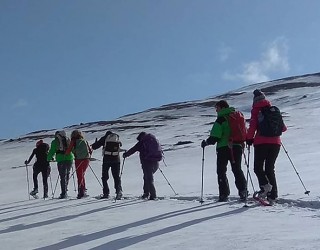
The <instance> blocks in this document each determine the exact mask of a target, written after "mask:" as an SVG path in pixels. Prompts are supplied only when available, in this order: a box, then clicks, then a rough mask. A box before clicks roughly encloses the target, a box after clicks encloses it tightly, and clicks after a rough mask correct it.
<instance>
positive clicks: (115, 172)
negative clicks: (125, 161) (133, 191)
mask: <svg viewBox="0 0 320 250" xmlns="http://www.w3.org/2000/svg"><path fill="white" fill-rule="evenodd" d="M110 168H111V173H112V177H113V181H114V188H115V190H116V193H118V192H120V191H122V187H121V179H120V162H119V161H103V164H102V178H101V179H102V185H103V194H104V195H109V194H110V189H109V186H108V180H109V169H110Z"/></svg>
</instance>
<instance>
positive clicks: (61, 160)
mask: <svg viewBox="0 0 320 250" xmlns="http://www.w3.org/2000/svg"><path fill="white" fill-rule="evenodd" d="M69 144H70V139H69V138H68V137H67V135H66V132H65V131H64V130H61V131H57V132H56V133H55V138H54V139H53V141H52V142H51V147H50V150H49V152H48V157H47V160H48V161H51V160H52V159H53V157H54V156H55V157H56V161H57V166H58V172H59V177H60V186H61V194H60V196H59V199H65V198H67V190H68V183H69V176H70V169H71V166H72V162H73V159H74V156H73V153H69V154H65V152H66V150H67V148H68V146H69Z"/></svg>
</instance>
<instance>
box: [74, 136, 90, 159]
mask: <svg viewBox="0 0 320 250" xmlns="http://www.w3.org/2000/svg"><path fill="white" fill-rule="evenodd" d="M73 153H74V155H75V158H76V159H79V160H82V159H88V158H89V157H90V155H91V150H90V147H89V145H88V142H87V141H86V140H85V139H83V138H81V139H76V140H75V144H74V148H73Z"/></svg>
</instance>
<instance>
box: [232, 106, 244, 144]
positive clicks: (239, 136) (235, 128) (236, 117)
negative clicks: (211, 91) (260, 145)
mask: <svg viewBox="0 0 320 250" xmlns="http://www.w3.org/2000/svg"><path fill="white" fill-rule="evenodd" d="M228 122H229V127H230V130H231V133H230V137H229V141H231V142H232V143H235V144H237V143H240V144H241V143H244V142H245V140H246V136H247V128H246V119H245V118H244V115H243V114H242V113H241V112H240V111H234V112H232V113H230V114H229V117H228Z"/></svg>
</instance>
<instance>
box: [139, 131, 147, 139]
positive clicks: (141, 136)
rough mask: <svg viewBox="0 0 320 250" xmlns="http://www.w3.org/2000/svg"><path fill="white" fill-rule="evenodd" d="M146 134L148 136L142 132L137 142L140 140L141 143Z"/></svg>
mask: <svg viewBox="0 0 320 250" xmlns="http://www.w3.org/2000/svg"><path fill="white" fill-rule="evenodd" d="M146 134H147V133H146V132H141V133H140V134H139V135H138V137H137V140H138V141H141V140H142V138H143V137H144V136H145V135H146Z"/></svg>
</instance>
